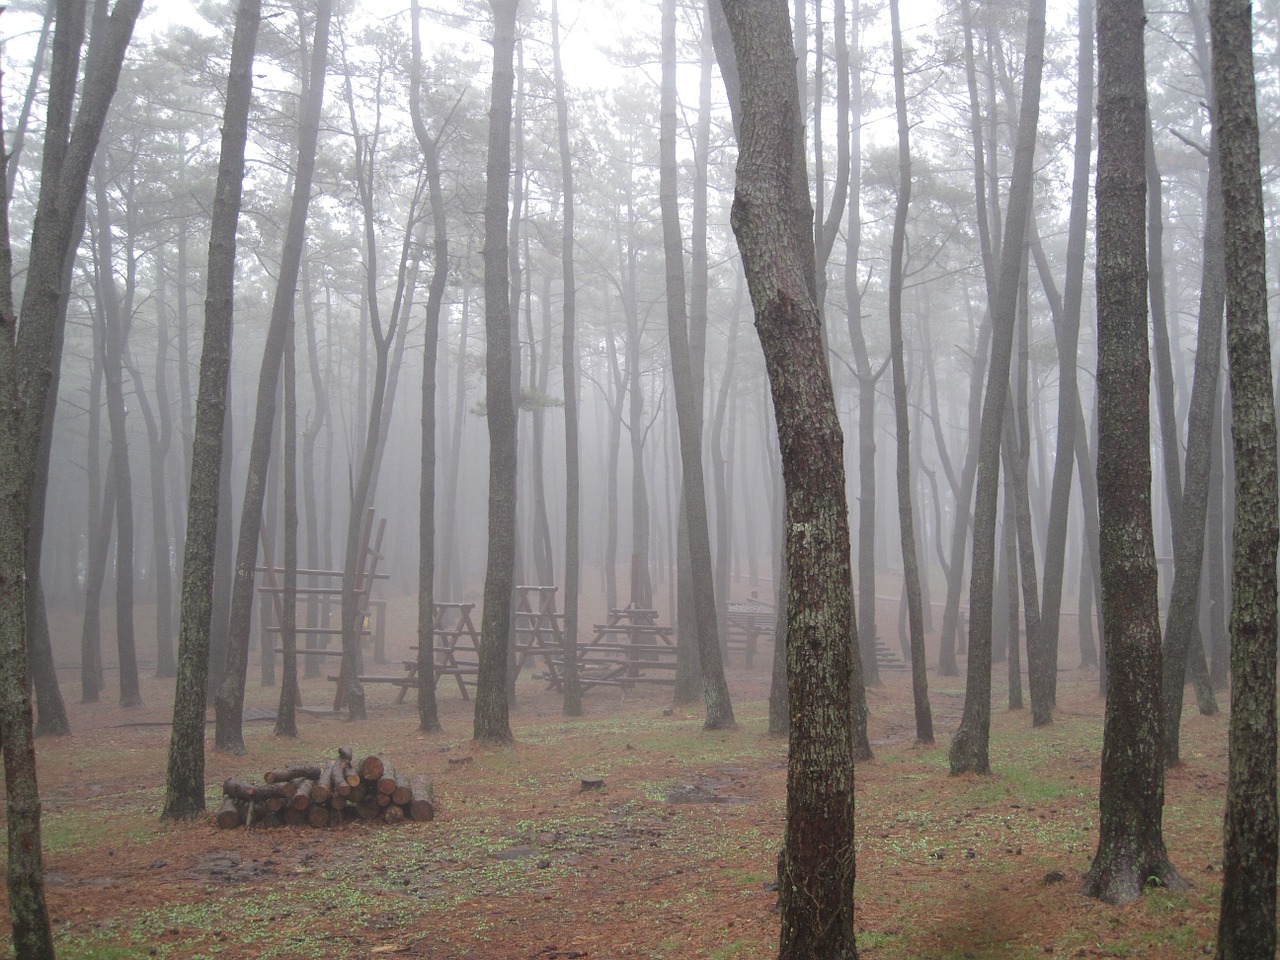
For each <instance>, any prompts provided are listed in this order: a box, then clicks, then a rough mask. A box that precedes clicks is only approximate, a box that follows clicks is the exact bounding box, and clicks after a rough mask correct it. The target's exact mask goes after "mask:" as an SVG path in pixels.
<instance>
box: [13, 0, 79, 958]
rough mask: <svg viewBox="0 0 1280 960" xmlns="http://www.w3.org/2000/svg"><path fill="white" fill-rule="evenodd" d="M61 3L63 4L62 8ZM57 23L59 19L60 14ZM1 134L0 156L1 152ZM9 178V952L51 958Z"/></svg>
mask: <svg viewBox="0 0 1280 960" xmlns="http://www.w3.org/2000/svg"><path fill="white" fill-rule="evenodd" d="M63 6H65V5H63ZM59 26H61V19H59ZM4 147H5V145H4V135H3V132H0V156H4V155H5V153H4ZM7 184H8V181H7V180H5V181H0V489H2V490H4V491H5V493H4V495H3V496H2V497H0V743H2V744H3V752H4V782H5V826H6V836H7V840H8V844H7V860H8V872H7V881H8V883H7V886H8V895H9V924H10V939H11V942H12V943H13V951H14V955H15V956H18V957H23V958H24V960H25V958H31V960H53V958H54V948H53V933H52V929H51V926H50V923H49V911H48V909H47V907H46V906H45V899H44V861H43V854H42V852H41V849H42V848H41V842H40V790H39V784H38V782H37V780H36V747H35V737H34V731H33V729H32V718H31V696H30V692H29V691H30V687H29V684H28V681H27V647H26V625H25V623H24V616H25V609H26V591H25V589H24V584H23V581H24V577H23V570H24V568H25V562H26V557H25V551H26V520H27V508H28V502H27V500H28V498H27V495H26V493H25V491H24V489H23V486H22V485H23V482H24V476H23V475H24V473H25V472H26V467H25V466H24V464H25V461H26V458H25V457H24V456H23V448H22V447H21V445H20V443H19V440H20V437H21V433H20V428H21V411H22V406H21V401H20V395H19V392H18V377H19V374H18V368H17V350H16V345H15V340H16V336H17V331H16V329H15V327H16V324H15V321H16V319H17V315H16V313H15V312H14V308H13V251H12V247H11V245H10V240H9V192H8V185H7Z"/></svg>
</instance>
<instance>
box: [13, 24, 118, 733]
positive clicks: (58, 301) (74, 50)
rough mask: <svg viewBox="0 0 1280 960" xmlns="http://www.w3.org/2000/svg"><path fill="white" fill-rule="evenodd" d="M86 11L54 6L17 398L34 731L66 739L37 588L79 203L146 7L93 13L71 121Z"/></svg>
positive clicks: (19, 343)
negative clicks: (23, 452) (19, 405)
mask: <svg viewBox="0 0 1280 960" xmlns="http://www.w3.org/2000/svg"><path fill="white" fill-rule="evenodd" d="M86 7H87V4H86V3H85V2H84V0H58V8H57V13H56V15H55V23H56V26H55V29H54V37H53V59H52V63H51V66H50V71H49V91H48V96H47V99H48V110H47V115H46V116H47V119H46V121H45V137H44V150H43V157H42V161H41V170H40V196H39V199H38V201H37V205H36V214H35V220H34V222H33V225H32V232H31V244H30V253H29V260H28V267H27V277H26V286H25V287H24V289H23V296H22V313H21V322H20V324H19V328H18V339H17V364H18V378H19V380H18V393H19V396H20V397H21V399H22V404H23V409H22V414H21V416H22V422H21V425H20V428H19V429H20V430H21V434H20V446H21V449H22V450H26V451H35V455H34V456H28V457H26V458H24V459H23V462H22V469H23V483H22V490H23V493H22V494H21V495H22V497H23V498H24V510H25V512H26V514H27V518H28V519H27V550H26V589H27V603H28V609H27V622H26V630H27V645H28V648H29V655H30V661H29V663H30V669H31V673H32V677H33V680H34V683H35V693H36V704H37V708H38V717H37V721H36V733H37V734H41V733H46V734H64V733H67V732H69V730H70V725H69V723H68V721H67V715H66V707H65V706H64V704H63V701H62V693H61V691H60V690H59V689H58V680H57V674H56V673H55V671H54V666H53V651H52V647H51V645H50V642H49V633H48V623H47V620H46V619H45V610H44V595H43V592H42V591H41V589H40V550H41V542H42V539H43V535H44V507H45V493H46V489H47V486H48V477H49V458H50V454H51V451H52V446H53V444H52V439H53V417H54V412H55V408H56V405H57V395H58V376H59V370H60V368H61V363H62V345H63V335H64V332H65V326H66V309H67V296H68V291H69V290H70V286H71V285H70V272H71V269H72V266H73V264H74V256H75V250H76V248H77V247H78V246H79V242H80V236H81V233H82V231H83V229H84V211H83V204H84V199H85V191H86V189H87V186H88V178H89V172H90V169H91V168H92V165H93V158H94V154H95V152H96V150H97V146H98V140H99V138H100V137H101V134H102V128H103V126H104V124H105V123H106V116H107V111H108V108H109V107H110V104H111V99H112V97H113V96H114V95H115V90H116V85H117V83H118V81H119V77H120V68H121V65H122V63H123V61H124V54H125V50H126V49H127V48H128V45H129V41H130V39H131V38H132V36H133V27H134V24H135V23H136V22H137V19H138V13H139V11H140V10H141V7H142V0H118V2H117V3H116V5H115V6H114V7H113V8H112V10H111V13H110V15H108V14H107V9H106V5H105V4H102V5H100V6H99V7H97V8H96V12H95V23H96V24H97V26H96V28H95V30H94V32H93V39H92V41H91V43H90V46H89V51H88V55H87V57H86V67H85V77H84V84H83V90H82V95H81V97H80V101H79V109H78V111H76V113H75V118H74V122H73V120H72V108H73V106H74V104H75V102H76V81H77V79H78V77H79V67H80V50H81V46H82V44H83V40H84V27H85V14H86Z"/></svg>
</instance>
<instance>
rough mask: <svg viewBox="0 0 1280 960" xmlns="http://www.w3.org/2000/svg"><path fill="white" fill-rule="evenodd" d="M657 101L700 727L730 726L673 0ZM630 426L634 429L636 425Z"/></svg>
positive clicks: (666, 16)
mask: <svg viewBox="0 0 1280 960" xmlns="http://www.w3.org/2000/svg"><path fill="white" fill-rule="evenodd" d="M661 99H662V107H661V117H660V134H659V139H660V146H659V151H660V154H661V157H660V161H659V167H658V175H659V184H660V186H659V199H660V204H661V208H662V239H663V244H662V245H663V253H664V259H665V262H666V294H667V332H668V342H669V344H670V349H671V375H672V379H673V380H674V387H675V396H676V423H677V426H678V427H679V432H680V468H681V477H682V478H683V480H682V487H681V500H682V502H683V504H684V509H685V513H686V517H687V520H688V532H689V560H690V563H691V564H692V572H693V589H694V597H693V602H694V612H695V617H696V621H697V630H698V663H699V666H700V667H701V672H702V695H703V699H704V700H705V701H706V718H705V721H704V724H703V727H704V729H707V730H722V729H726V728H728V727H732V726H733V725H734V719H733V706H732V704H731V703H730V701H729V687H728V684H727V683H726V682H725V678H724V661H723V660H722V659H721V655H720V635H719V634H720V631H719V625H718V624H717V622H716V598H715V583H714V578H713V575H714V566H713V565H712V561H711V533H710V528H709V524H708V521H707V492H706V482H705V479H704V477H703V471H702V391H701V389H700V386H697V385H695V383H694V371H693V359H692V357H691V356H690V346H689V330H688V315H687V312H686V306H685V284H684V244H683V242H682V240H681V236H680V201H679V197H678V196H677V183H676V7H675V0H663V3H662V98H661ZM695 390H696V392H695ZM632 429H633V430H634V429H635V427H634V425H633V428H632Z"/></svg>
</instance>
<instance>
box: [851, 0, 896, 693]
mask: <svg viewBox="0 0 1280 960" xmlns="http://www.w3.org/2000/svg"><path fill="white" fill-rule="evenodd" d="M861 20H862V14H861V4H860V2H859V0H854V4H853V11H852V15H851V16H850V18H849V21H850V24H851V27H850V29H851V30H852V33H853V35H852V37H851V39H850V45H851V46H852V48H853V53H852V59H853V60H854V61H856V62H857V63H858V64H859V69H858V70H856V71H855V72H854V77H853V82H852V84H851V85H850V90H849V98H850V103H849V112H850V115H851V118H852V121H853V122H852V124H851V133H850V145H849V153H850V161H849V170H850V181H851V182H850V186H849V218H848V225H847V227H846V230H847V236H846V240H845V249H846V252H845V272H844V296H845V309H846V310H847V311H848V316H847V317H846V324H847V325H848V328H849V343H850V346H851V347H852V348H853V362H854V364H855V365H856V367H857V371H858V604H857V608H858V631H857V633H858V637H859V638H860V640H861V643H860V644H859V651H858V652H859V654H860V658H859V659H860V661H861V666H862V676H863V678H864V680H865V683H866V685H868V686H873V687H878V686H879V685H880V666H879V664H878V662H877V661H876V429H875V425H876V383H877V382H878V380H879V378H880V376H881V375H882V374H883V373H884V371H885V369H886V368H885V367H881V368H880V373H879V374H873V373H872V371H871V357H870V354H869V353H868V351H867V339H866V336H865V334H864V333H863V329H862V287H861V286H860V285H859V283H858V255H859V251H860V249H861V245H862V213H861V199H862V71H861V68H860V65H861V61H862V45H861V41H860V39H859V37H860V36H861ZM854 696H855V697H857V696H859V694H858V692H857V690H856V688H855V691H854ZM861 697H862V699H863V701H864V702H865V699H866V693H865V690H864V691H863V693H862V694H861Z"/></svg>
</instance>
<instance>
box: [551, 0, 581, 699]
mask: <svg viewBox="0 0 1280 960" xmlns="http://www.w3.org/2000/svg"><path fill="white" fill-rule="evenodd" d="M551 53H552V57H553V60H554V70H555V88H556V133H557V139H558V142H559V147H560V191H561V195H562V196H563V197H564V212H563V216H564V222H563V224H562V225H561V233H560V269H561V271H562V272H561V286H562V288H563V294H564V300H563V305H562V308H561V309H562V311H563V328H562V329H563V332H562V334H561V346H560V357H561V371H562V373H561V377H562V379H563V381H564V446H565V453H564V458H565V460H564V462H565V533H564V537H565V548H564V675H563V677H562V680H563V683H564V714H565V716H567V717H580V716H582V684H581V683H580V682H579V677H578V654H577V644H578V595H579V593H580V592H581V589H582V587H581V579H582V558H581V554H582V550H581V547H582V544H581V542H580V541H581V534H580V532H579V524H580V520H581V513H582V504H581V498H582V477H581V472H582V467H581V463H580V450H579V446H580V439H579V431H578V348H577V341H576V339H575V337H576V335H577V294H578V290H577V281H576V280H575V275H574V262H573V253H574V251H573V230H574V201H575V197H574V184H573V152H572V147H571V144H570V142H569V99H568V97H567V96H566V95H565V89H564V69H563V65H562V64H561V61H560V8H559V4H558V2H557V0H551Z"/></svg>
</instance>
